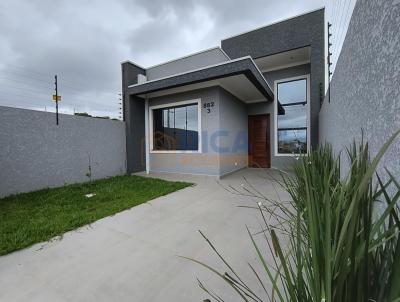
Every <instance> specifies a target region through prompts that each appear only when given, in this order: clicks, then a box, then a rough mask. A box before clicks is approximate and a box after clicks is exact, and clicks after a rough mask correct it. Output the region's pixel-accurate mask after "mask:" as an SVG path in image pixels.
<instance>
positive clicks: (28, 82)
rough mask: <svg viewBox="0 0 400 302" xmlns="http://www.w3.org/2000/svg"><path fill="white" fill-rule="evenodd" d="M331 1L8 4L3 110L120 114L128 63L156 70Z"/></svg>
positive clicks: (2, 20)
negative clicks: (124, 66)
mask: <svg viewBox="0 0 400 302" xmlns="http://www.w3.org/2000/svg"><path fill="white" fill-rule="evenodd" d="M324 4H325V3H324V0H280V1H272V0H264V1H261V0H252V1H236V0H234V1H232V0H230V1H228V0H204V1H202V0H196V1H194V0H172V1H167V0H147V1H146V0H142V1H139V0H137V1H135V0H114V1H105V0H104V1H90V0H89V1H76V0H57V1H54V0H51V1H50V0H36V1H32V0H2V1H1V2H0V105H3V106H11V107H20V108H30V109H36V110H47V111H54V108H55V104H54V102H52V101H51V96H52V94H53V92H54V75H55V74H57V76H58V82H59V94H60V95H61V97H62V99H61V102H60V112H62V113H69V114H71V113H73V112H74V111H75V112H87V113H89V114H92V115H99V116H110V117H118V115H119V107H120V106H119V104H118V102H119V97H120V96H119V95H118V93H120V92H121V66H120V63H121V62H122V61H125V60H131V61H133V62H135V63H137V64H139V65H140V66H144V67H149V66H151V65H155V64H158V63H162V62H164V61H167V60H171V59H174V58H177V57H180V56H184V55H187V54H190V53H193V52H198V51H200V50H203V49H207V48H210V47H214V46H219V45H220V40H221V39H224V38H226V37H229V36H231V35H235V34H237V33H241V32H244V31H247V30H251V29H253V28H256V27H259V26H263V25H267V24H269V23H272V22H276V21H279V20H281V19H285V18H288V17H291V16H294V15H297V14H301V13H303V12H307V11H310V10H314V9H317V8H321V7H322V6H324Z"/></svg>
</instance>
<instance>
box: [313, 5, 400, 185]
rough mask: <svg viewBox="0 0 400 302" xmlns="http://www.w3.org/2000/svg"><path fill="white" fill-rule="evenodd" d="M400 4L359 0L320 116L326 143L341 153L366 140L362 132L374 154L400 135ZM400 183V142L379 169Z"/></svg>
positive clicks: (323, 137) (321, 138) (322, 135)
mask: <svg viewBox="0 0 400 302" xmlns="http://www.w3.org/2000/svg"><path fill="white" fill-rule="evenodd" d="M399 16H400V2H399V1H398V0H388V1H381V0H358V1H357V4H356V6H355V8H354V11H353V16H352V18H351V21H350V25H349V29H348V32H347V35H346V39H345V41H344V44H343V48H342V52H341V54H340V57H339V59H338V62H337V65H336V69H335V72H334V75H333V78H332V83H331V101H330V103H329V102H328V99H327V97H326V98H325V101H324V103H323V106H322V109H321V112H320V141H321V142H324V141H327V142H330V143H331V144H333V147H334V148H335V150H336V151H337V152H339V151H340V150H341V149H342V148H343V147H344V146H347V145H348V144H349V143H351V141H352V139H353V138H357V139H360V137H361V129H363V130H364V135H365V138H366V139H367V140H368V142H369V146H370V149H371V152H372V154H373V155H374V154H376V153H377V152H378V150H379V149H380V147H381V146H382V144H383V143H384V142H385V141H386V140H387V139H388V138H389V137H390V136H391V135H392V134H393V133H394V132H395V131H396V130H399V129H400V55H399V52H400V34H399ZM385 166H386V167H387V168H388V169H389V170H390V171H391V172H392V173H394V174H395V175H396V176H397V177H398V179H400V141H399V139H398V140H397V142H396V143H395V144H394V145H392V147H391V148H390V150H389V151H388V152H387V153H386V155H385V157H384V160H383V161H382V164H381V166H380V168H379V172H380V173H382V174H384V171H383V167H385Z"/></svg>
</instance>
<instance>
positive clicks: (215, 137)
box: [122, 9, 325, 176]
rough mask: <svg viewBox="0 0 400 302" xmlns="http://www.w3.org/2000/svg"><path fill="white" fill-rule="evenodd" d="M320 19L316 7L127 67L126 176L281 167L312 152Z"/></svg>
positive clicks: (320, 93)
mask: <svg viewBox="0 0 400 302" xmlns="http://www.w3.org/2000/svg"><path fill="white" fill-rule="evenodd" d="M324 23H325V22H324V9H319V10H316V11H312V12H309V13H306V14H303V15H300V16H296V17H293V18H290V19H287V20H284V21H281V22H277V23H274V24H271V25H268V26H265V27H262V28H257V29H255V30H252V31H249V32H245V33H241V34H238V35H235V36H233V37H229V38H226V39H224V40H222V41H221V46H220V47H215V48H212V49H207V50H204V51H201V52H198V53H194V54H191V55H188V56H186V57H182V58H178V59H176V60H172V61H169V62H166V63H163V64H159V65H156V66H152V67H148V68H144V67H141V66H139V65H138V64H136V63H133V62H130V61H126V62H123V63H122V88H123V107H124V108H123V109H124V110H123V112H124V120H125V122H126V127H127V128H126V143H127V145H126V146H127V171H128V173H132V172H138V171H147V172H174V173H189V174H205V175H213V176H223V175H226V174H229V173H231V172H234V171H236V170H239V169H242V168H245V167H261V168H269V167H275V168H281V169H284V168H286V167H288V165H289V164H290V163H291V161H293V160H294V159H295V157H296V156H298V155H299V154H301V153H305V152H307V151H308V150H310V148H313V147H315V146H316V145H317V144H318V114H319V111H320V106H321V103H322V100H323V97H324V92H325V87H324V78H325V58H324V57H325V48H324ZM149 38H151V37H149ZM143 47H146V46H145V45H143Z"/></svg>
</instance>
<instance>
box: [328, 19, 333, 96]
mask: <svg viewBox="0 0 400 302" xmlns="http://www.w3.org/2000/svg"><path fill="white" fill-rule="evenodd" d="M331 27H332V23H329V22H328V102H329V103H330V102H331V76H332V72H331V66H332V60H331V57H332V52H331V47H332V42H331V37H332V33H331Z"/></svg>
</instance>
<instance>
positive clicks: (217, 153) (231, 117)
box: [149, 87, 247, 176]
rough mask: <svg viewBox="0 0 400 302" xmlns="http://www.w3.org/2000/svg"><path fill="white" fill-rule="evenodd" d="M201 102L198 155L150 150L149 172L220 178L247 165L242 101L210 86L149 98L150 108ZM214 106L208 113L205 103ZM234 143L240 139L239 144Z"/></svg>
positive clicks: (244, 113)
mask: <svg viewBox="0 0 400 302" xmlns="http://www.w3.org/2000/svg"><path fill="white" fill-rule="evenodd" d="M190 100H200V102H201V106H200V107H201V130H200V132H201V141H202V144H201V146H202V148H201V150H200V152H199V153H191V152H189V153H186V152H183V153H168V152H152V151H150V153H149V156H150V160H149V162H150V167H149V168H150V172H169V173H188V174H204V175H213V176H221V175H224V174H227V173H230V172H233V171H236V170H238V169H241V168H243V167H246V166H247V140H246V138H247V137H246V136H247V113H246V107H245V104H244V103H243V102H241V101H240V100H238V99H237V98H236V97H234V96H233V95H231V94H230V93H228V92H227V91H225V90H224V89H222V88H220V87H210V88H205V89H200V90H194V91H190V92H184V93H179V94H171V95H167V96H162V97H157V98H151V99H149V108H150V110H151V107H152V106H157V105H174V103H176V102H181V101H190ZM211 102H213V103H214V106H213V107H212V108H211V109H210V112H208V110H207V109H206V108H204V104H206V103H211ZM237 140H241V141H240V142H239V141H237Z"/></svg>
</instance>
